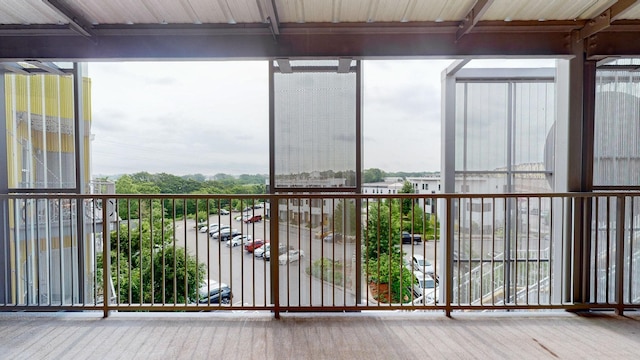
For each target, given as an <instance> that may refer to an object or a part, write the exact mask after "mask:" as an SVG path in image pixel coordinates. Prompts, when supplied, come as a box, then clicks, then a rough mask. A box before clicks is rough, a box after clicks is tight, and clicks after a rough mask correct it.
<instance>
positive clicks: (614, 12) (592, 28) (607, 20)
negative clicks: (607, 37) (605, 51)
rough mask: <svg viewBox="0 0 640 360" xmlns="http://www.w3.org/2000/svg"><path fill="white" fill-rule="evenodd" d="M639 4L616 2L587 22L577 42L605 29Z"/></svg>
mask: <svg viewBox="0 0 640 360" xmlns="http://www.w3.org/2000/svg"><path fill="white" fill-rule="evenodd" d="M638 3H640V0H618V2H616V3H615V4H613V5H611V7H609V8H608V9H607V10H605V11H603V12H602V13H601V14H600V15H598V16H596V17H595V18H593V19H591V20H589V21H587V23H586V24H585V25H584V27H583V28H582V29H580V33H579V36H578V37H577V41H582V40H584V39H586V38H588V37H590V36H592V35H595V34H597V33H599V32H600V31H602V30H604V29H607V28H608V27H609V26H611V23H612V22H614V21H616V20H618V19H620V18H621V17H622V16H623V15H624V14H625V13H626V12H627V11H629V10H630V9H631V8H632V7H634V6H635V5H637V4H638Z"/></svg>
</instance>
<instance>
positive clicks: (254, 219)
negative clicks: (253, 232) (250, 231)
mask: <svg viewBox="0 0 640 360" xmlns="http://www.w3.org/2000/svg"><path fill="white" fill-rule="evenodd" d="M260 221H262V215H255V216H252V217H250V218H247V219H246V220H244V223H245V224H251V223H254V222H260Z"/></svg>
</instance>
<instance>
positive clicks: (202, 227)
mask: <svg viewBox="0 0 640 360" xmlns="http://www.w3.org/2000/svg"><path fill="white" fill-rule="evenodd" d="M200 224H201V225H200V227H199V228H198V230H199V231H200V232H207V231H208V232H211V231H212V230H216V229H217V228H218V226H220V224H218V223H213V224H209V225H207V222H206V221H204V222H201V223H200Z"/></svg>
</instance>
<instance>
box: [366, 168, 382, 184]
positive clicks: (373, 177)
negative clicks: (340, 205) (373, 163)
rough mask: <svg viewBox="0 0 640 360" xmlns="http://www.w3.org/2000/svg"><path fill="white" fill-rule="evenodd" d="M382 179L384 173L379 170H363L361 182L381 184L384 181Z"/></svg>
mask: <svg viewBox="0 0 640 360" xmlns="http://www.w3.org/2000/svg"><path fill="white" fill-rule="evenodd" d="M384 177H385V173H384V171H382V170H380V169H377V168H373V169H365V170H364V175H363V180H362V181H363V182H365V183H375V182H381V181H384Z"/></svg>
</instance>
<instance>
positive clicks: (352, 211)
mask: <svg viewBox="0 0 640 360" xmlns="http://www.w3.org/2000/svg"><path fill="white" fill-rule="evenodd" d="M337 202H338V203H337V204H336V209H335V210H334V212H333V223H332V225H331V226H332V229H334V230H335V232H336V233H342V234H344V235H355V234H356V203H355V201H354V200H353V199H339V200H338V201H337ZM345 209H346V211H345Z"/></svg>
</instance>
